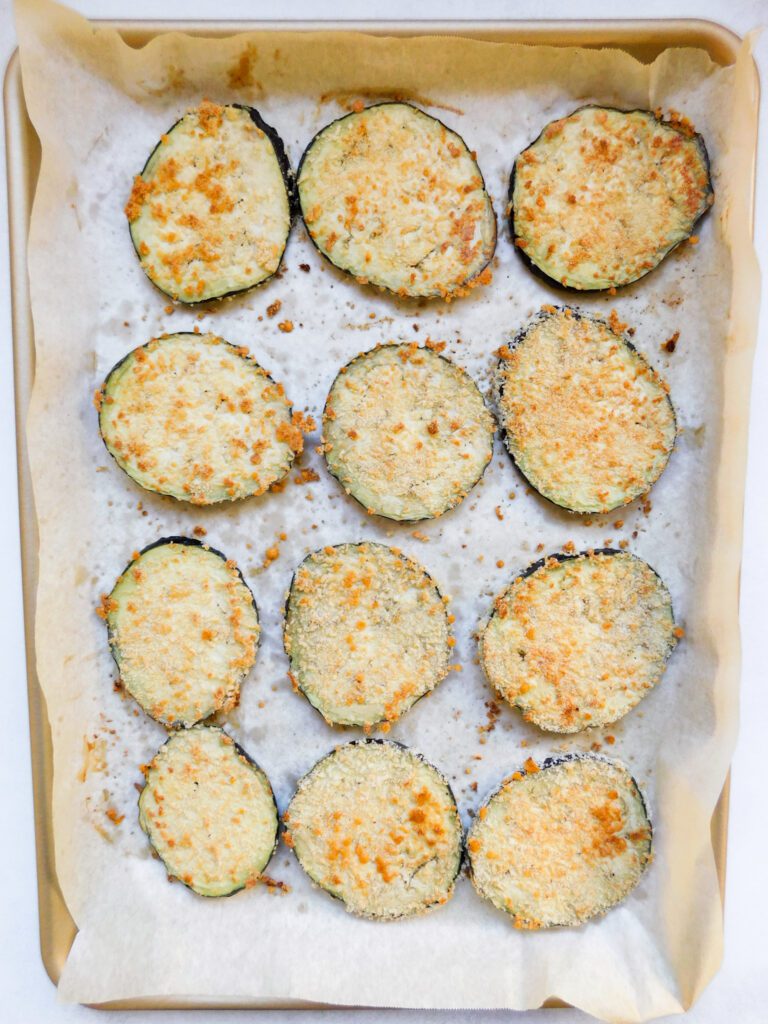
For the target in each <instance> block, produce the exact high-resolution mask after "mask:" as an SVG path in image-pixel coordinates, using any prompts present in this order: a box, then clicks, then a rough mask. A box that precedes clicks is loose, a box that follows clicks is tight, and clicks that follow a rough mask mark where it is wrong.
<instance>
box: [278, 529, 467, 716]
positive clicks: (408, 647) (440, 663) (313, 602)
mask: <svg viewBox="0 0 768 1024" xmlns="http://www.w3.org/2000/svg"><path fill="white" fill-rule="evenodd" d="M449 634H450V630H449V626H448V614H447V612H446V608H445V604H444V602H443V599H442V598H441V596H440V593H439V592H438V590H437V587H436V586H435V584H434V582H433V581H432V579H431V578H430V577H429V576H428V575H427V573H426V571H425V570H424V569H423V568H422V566H420V565H419V564H418V563H417V562H415V561H413V560H411V559H409V558H406V557H405V555H402V554H400V553H398V552H396V551H394V550H393V549H392V548H388V547H385V546H384V545H382V544H341V545H339V546H337V547H332V548H327V549H324V550H322V551H317V552H315V553H314V554H312V555H310V556H309V557H308V558H306V559H305V560H304V561H303V562H302V563H301V565H300V566H299V568H298V569H297V571H296V575H295V577H294V580H293V583H292V585H291V592H290V595H289V598H288V604H287V608H286V624H285V648H286V651H287V653H288V656H289V657H290V659H291V671H292V673H293V676H294V678H295V679H296V681H297V684H298V685H299V686H300V688H301V689H302V690H303V692H304V693H305V695H306V696H307V697H308V698H309V700H310V701H311V702H312V704H314V706H315V707H316V708H317V709H318V710H319V711H320V713H321V714H322V715H323V716H324V717H325V718H326V720H327V721H329V722H333V723H336V724H340V725H371V724H374V723H376V722H382V721H386V722H391V721H394V720H395V719H396V718H399V717H400V715H402V714H403V713H404V712H405V711H407V710H408V708H409V707H410V706H411V705H412V704H413V703H414V702H415V701H416V700H418V699H419V697H421V696H423V695H424V694H425V693H427V692H428V691H429V690H431V689H433V688H434V687H435V686H436V685H437V683H439V682H440V681H441V679H443V678H444V677H445V676H446V675H447V673H448V656H449V651H450V640H451V639H452V638H451V637H450V635H449Z"/></svg>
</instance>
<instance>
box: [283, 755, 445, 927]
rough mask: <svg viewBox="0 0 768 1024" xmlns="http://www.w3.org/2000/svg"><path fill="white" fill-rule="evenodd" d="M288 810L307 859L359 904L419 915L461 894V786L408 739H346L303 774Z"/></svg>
mask: <svg viewBox="0 0 768 1024" xmlns="http://www.w3.org/2000/svg"><path fill="white" fill-rule="evenodd" d="M284 820H285V822H286V829H287V831H286V833H285V837H284V838H285V841H286V843H288V845H289V846H291V847H293V851H294V853H295V854H296V856H297V858H298V860H299V863H300V864H301V866H302V868H303V869H304V870H305V871H306V873H307V874H308V875H309V877H310V878H311V879H312V881H313V882H314V883H315V884H316V885H319V886H320V887H321V888H322V889H325V890H326V892H328V893H330V895H331V896H334V897H336V898H337V899H340V900H342V901H343V902H344V903H345V905H346V907H347V910H349V911H351V912H352V913H354V914H359V915H360V916H362V917H368V918H372V919H374V920H379V921H386V920H392V919H393V918H398V917H410V916H413V915H414V914H420V913H422V912H423V911H425V910H428V909H429V908H430V907H432V906H435V905H437V904H441V903H445V902H446V901H447V900H448V899H450V897H451V896H452V895H453V889H454V886H455V883H456V877H457V875H458V873H459V869H460V867H461V860H462V828H461V821H460V819H459V812H458V810H457V808H456V801H455V800H454V797H453V793H452V792H451V787H450V786H449V785H448V783H447V781H446V780H445V779H444V778H443V776H442V775H441V774H440V773H439V772H438V771H437V769H436V768H433V767H432V765H431V764H429V763H428V762H427V761H425V760H424V759H423V758H422V757H421V756H420V755H419V754H416V753H415V752H413V751H411V750H408V749H407V748H406V747H403V746H401V745H400V744H398V743H390V742H388V741H384V740H364V741H357V742H354V743H348V744H346V745H344V746H340V747H337V748H336V750H334V751H333V752H332V753H330V754H328V756H327V757H324V758H323V759H322V760H321V761H318V763H317V764H316V765H315V767H314V768H313V769H312V770H311V771H310V772H309V773H308V774H307V775H305V776H304V777H303V778H302V779H301V780H300V781H299V784H298V787H297V790H296V793H295V795H294V797H293V799H292V800H291V803H290V806H289V807H288V810H287V812H286V814H285V817H284Z"/></svg>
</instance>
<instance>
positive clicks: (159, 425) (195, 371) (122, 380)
mask: <svg viewBox="0 0 768 1024" xmlns="http://www.w3.org/2000/svg"><path fill="white" fill-rule="evenodd" d="M98 395H99V400H98V404H99V422H100V425H101V432H102V436H103V437H104V441H105V443H106V445H107V448H108V449H109V450H110V452H111V453H112V455H113V456H114V457H115V459H116V460H117V462H118V464H119V465H120V466H121V467H122V468H123V469H125V470H126V472H127V473H129V474H130V476H131V477H132V478H133V479H134V480H136V482H137V483H139V484H141V486H142V487H146V488H147V489H148V490H151V491H157V492H159V493H160V494H170V495H171V496H172V497H174V498H178V499H180V500H182V501H189V502H191V503H192V504H195V505H210V504H214V503H215V502H219V501H232V500H235V499H238V498H244V497H249V496H251V495H254V494H262V493H263V492H264V491H266V490H267V488H268V487H270V486H271V485H272V484H273V483H275V482H276V481H278V480H281V479H282V478H283V477H284V476H285V475H286V474H287V473H288V471H289V470H290V468H291V464H292V462H293V459H294V457H295V455H296V454H297V453H299V452H301V450H302V448H303V445H304V439H303V431H304V430H311V429H314V423H313V421H312V420H311V418H309V417H305V416H303V415H302V414H301V413H292V412H291V407H290V402H289V401H288V399H287V398H286V396H285V391H284V389H283V386H282V384H278V383H276V382H275V381H274V380H272V378H271V377H270V376H269V375H268V374H267V373H266V371H265V370H263V369H262V368H261V366H259V364H258V363H257V362H256V361H255V360H254V359H253V358H252V357H251V356H250V354H249V352H248V350H247V349H245V348H235V347H234V346H233V345H229V344H228V343H227V342H225V341H223V339H221V338H218V337H216V336H215V335H213V334H201V335H196V334H171V335H166V336H164V337H160V338H155V339H153V340H152V341H151V342H149V344H147V345H144V346H142V347H141V348H137V349H134V351H133V352H132V353H131V354H130V355H129V356H128V357H127V358H126V359H124V360H123V361H122V362H121V363H119V364H118V365H117V366H116V367H115V369H114V370H113V371H112V372H111V373H110V375H109V377H108V378H107V380H106V381H105V383H104V385H103V387H102V389H101V391H100V392H98Z"/></svg>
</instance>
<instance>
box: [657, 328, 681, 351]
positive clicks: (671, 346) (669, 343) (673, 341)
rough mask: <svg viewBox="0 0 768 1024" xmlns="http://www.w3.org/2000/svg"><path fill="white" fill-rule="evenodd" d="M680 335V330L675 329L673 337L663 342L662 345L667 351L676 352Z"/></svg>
mask: <svg viewBox="0 0 768 1024" xmlns="http://www.w3.org/2000/svg"><path fill="white" fill-rule="evenodd" d="M679 337H680V331H675V333H674V334H673V335H672V336H671V337H669V338H667V340H666V341H665V342H664V343H663V345H662V346H661V347H662V348H663V349H664V351H665V352H669V353H672V352H674V351H675V349H676V348H677V342H678V339H679Z"/></svg>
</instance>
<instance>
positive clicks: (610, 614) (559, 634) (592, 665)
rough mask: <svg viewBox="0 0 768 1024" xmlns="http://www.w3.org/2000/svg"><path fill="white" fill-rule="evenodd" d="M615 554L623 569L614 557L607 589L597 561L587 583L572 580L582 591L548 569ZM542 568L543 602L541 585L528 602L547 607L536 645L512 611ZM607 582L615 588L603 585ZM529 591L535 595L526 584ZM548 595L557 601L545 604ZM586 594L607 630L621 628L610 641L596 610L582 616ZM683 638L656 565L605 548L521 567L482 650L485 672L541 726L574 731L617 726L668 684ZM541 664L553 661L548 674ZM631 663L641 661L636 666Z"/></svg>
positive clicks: (481, 638)
mask: <svg viewBox="0 0 768 1024" xmlns="http://www.w3.org/2000/svg"><path fill="white" fill-rule="evenodd" d="M606 559H618V560H619V562H620V563H623V566H622V565H621V564H620V565H618V567H617V573H616V574H615V575H614V573H613V569H612V568H611V563H607V564H606V567H607V568H608V569H609V570H610V571H609V572H608V575H607V577H606V576H605V574H602V578H601V576H600V575H598V577H597V581H598V588H597V589H595V588H594V586H593V584H594V580H593V579H592V577H590V575H589V567H588V568H587V574H586V576H584V577H582V578H581V580H580V579H579V577H578V576H576V577H572V578H571V579H572V585H573V587H575V589H573V590H571V589H570V588H569V587H568V586H563V584H562V583H560V584H557V583H555V584H552V575H551V574H550V573H549V572H548V570H551V569H554V568H555V567H556V566H557V565H566V564H568V563H578V562H587V563H592V564H594V562H595V560H606ZM542 571H544V572H545V575H544V578H543V584H544V585H543V592H542V589H540V590H539V592H538V600H537V597H536V595H537V591H536V589H533V590H528V591H527V596H526V598H525V599H523V600H524V604H525V606H526V607H532V608H534V609H538V611H537V612H535V618H536V622H537V625H536V639H535V640H531V644H532V645H533V649H531V648H529V647H528V642H529V641H528V638H527V636H525V622H523V623H520V622H519V621H518V620H517V615H516V613H515V612H514V611H513V612H512V613H511V615H510V613H509V607H510V604H511V605H512V606H513V607H514V604H515V600H516V598H520V597H521V593H520V590H521V585H523V584H524V581H525V580H527V579H530V578H531V577H533V576H536V574H537V573H539V572H542ZM548 583H549V587H550V589H548V588H547V587H548ZM601 584H603V585H605V584H607V586H604V588H603V589H600V585H601ZM552 586H554V587H555V589H551V587H552ZM615 588H618V591H617V590H616V589H615ZM522 591H523V593H526V588H525V586H522ZM569 592H570V593H571V594H572V598H573V599H572V601H571V603H570V605H569V603H568V598H567V597H566V598H565V599H564V604H563V600H562V598H561V595H562V594H563V593H566V594H567V593H569ZM612 597H615V598H616V599H615V600H612ZM542 600H543V602H544V604H545V605H547V607H546V608H544V609H542V606H541V603H542ZM585 600H587V601H588V603H589V604H590V605H591V606H592V607H595V606H596V605H597V606H599V607H600V608H602V609H605V610H604V612H603V615H604V624H607V625H604V628H608V626H610V627H611V630H613V627H614V626H617V627H618V629H617V630H616V631H615V632H614V631H612V632H611V633H610V634H609V635H610V636H611V637H612V638H613V639H612V640H611V641H610V642H609V641H608V640H607V638H605V639H604V637H605V634H603V633H602V632H601V631H600V630H599V629H597V630H596V632H595V631H594V630H593V631H590V630H591V625H590V622H589V615H588V614H587V621H585V620H584V618H583V617H582V615H583V613H582V612H581V607H582V603H583V602H584V601H585ZM529 602H530V604H529ZM567 609H570V611H567ZM627 616H628V618H627ZM558 622H559V625H558ZM504 623H506V625H504ZM592 625H593V626H594V622H593V623H592ZM627 636H629V637H630V638H631V639H630V640H629V641H628V640H627V639H626V638H627ZM677 637H678V633H677V631H676V625H675V616H674V608H673V604H672V598H671V596H670V593H669V590H668V588H667V586H666V584H665V583H664V580H663V579H662V578H661V576H660V575H659V574H658V573H657V572H656V570H655V569H654V568H653V567H652V566H651V565H649V564H648V563H647V562H646V561H644V560H643V559H641V558H639V557H638V556H637V555H634V554H632V553H631V552H629V551H622V550H619V549H617V548H597V549H589V550H587V551H580V552H577V553H574V554H565V553H562V552H555V553H554V554H551V555H548V556H546V557H544V558H541V559H539V560H538V561H536V562H534V563H533V564H531V565H529V566H528V567H527V568H526V569H524V570H523V571H522V572H520V573H517V574H516V575H515V576H514V577H513V579H512V581H511V582H510V583H509V584H508V585H507V586H506V587H505V588H504V590H503V591H502V592H501V594H499V596H498V597H497V598H496V600H495V601H494V604H493V610H492V612H491V614H490V615H489V616H488V618H487V619H486V620H485V622H484V623H483V624H482V626H481V627H480V629H479V630H478V648H479V654H480V664H481V666H482V669H483V674H484V675H485V677H486V679H487V681H488V683H489V685H490V686H491V688H492V689H493V691H494V692H495V693H497V694H498V695H499V697H500V698H501V699H503V700H505V701H507V702H508V703H509V704H510V705H511V706H512V707H513V708H515V709H516V710H517V711H519V712H520V713H522V715H523V717H524V718H525V720H526V721H529V722H532V723H533V724H534V725H536V726H538V728H539V729H542V730H543V731H545V732H549V733H554V734H558V735H567V734H573V733H577V732H584V731H585V730H588V729H591V728H596V727H597V728H599V727H603V726H608V725H611V724H613V723H614V722H617V721H619V720H620V719H621V718H623V717H624V716H625V715H626V714H628V713H629V712H630V711H631V710H632V709H633V708H634V707H636V706H637V704H639V703H640V701H641V700H642V699H643V697H644V696H646V694H647V692H648V691H649V690H650V689H651V688H652V687H654V686H655V685H657V684H658V683H659V682H660V680H661V678H662V676H663V674H664V671H665V669H666V665H667V661H668V660H669V658H670V656H671V654H672V652H673V650H674V649H675V647H676V645H677ZM574 640H575V641H576V643H575V644H574V643H573V641H574ZM579 641H581V643H579ZM537 645H538V649H537ZM542 645H543V653H542ZM553 648H554V651H553ZM558 648H560V650H558ZM565 652H567V653H565ZM529 657H532V659H533V661H532V664H533V668H532V669H529V668H526V666H527V664H528V658H529ZM516 658H519V659H520V660H519V661H516V660H515V659H516ZM628 659H629V660H628ZM540 660H541V661H542V662H546V664H547V666H548V673H549V674H548V675H547V674H545V673H543V672H542V671H541V670H540V669H539V668H538V667H537V666H538V665H539V664H540ZM585 662H586V663H585ZM627 665H630V666H631V667H630V669H629V670H627ZM553 677H557V681H556V682H555V683H551V679H552V678H553ZM617 678H618V679H620V680H622V679H623V683H621V685H618V686H616V685H614V682H613V681H614V679H617ZM532 679H533V680H535V683H534V692H533V694H531V686H530V683H531V680H532ZM598 679H599V680H600V681H599V682H598V681H597V680H598ZM603 681H604V682H603ZM585 683H586V684H587V685H586V686H585V685H584V684H585ZM539 686H540V687H541V691H540V692H539V691H538V690H537V687H539Z"/></svg>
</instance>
